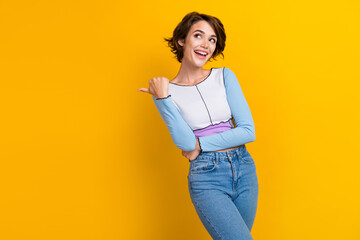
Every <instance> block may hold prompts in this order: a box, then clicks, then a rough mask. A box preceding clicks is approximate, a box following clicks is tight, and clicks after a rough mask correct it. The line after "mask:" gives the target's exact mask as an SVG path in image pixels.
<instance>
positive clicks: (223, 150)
mask: <svg viewBox="0 0 360 240" xmlns="http://www.w3.org/2000/svg"><path fill="white" fill-rule="evenodd" d="M238 147H239V146H237V147H232V148H226V149H222V150H219V151H216V152H226V151H229V150H232V149H236V148H238Z"/></svg>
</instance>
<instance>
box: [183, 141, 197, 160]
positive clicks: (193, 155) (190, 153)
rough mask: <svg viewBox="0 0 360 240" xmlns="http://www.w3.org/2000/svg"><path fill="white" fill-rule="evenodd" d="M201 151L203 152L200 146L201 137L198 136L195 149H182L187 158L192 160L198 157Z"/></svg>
mask: <svg viewBox="0 0 360 240" xmlns="http://www.w3.org/2000/svg"><path fill="white" fill-rule="evenodd" d="M200 152H201V148H200V144H199V139H198V138H197V139H196V146H195V149H194V150H192V151H184V150H182V155H183V156H184V157H186V158H187V159H189V160H190V161H192V160H194V159H196V158H197V156H198V155H199V154H200Z"/></svg>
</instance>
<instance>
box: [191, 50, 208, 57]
mask: <svg viewBox="0 0 360 240" xmlns="http://www.w3.org/2000/svg"><path fill="white" fill-rule="evenodd" d="M194 52H195V54H196V55H197V56H198V57H200V58H206V56H207V55H208V53H207V52H203V51H197V50H195V51H194Z"/></svg>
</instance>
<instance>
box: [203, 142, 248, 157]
mask: <svg viewBox="0 0 360 240" xmlns="http://www.w3.org/2000/svg"><path fill="white" fill-rule="evenodd" d="M245 151H246V147H245V144H243V145H241V146H239V147H238V148H235V149H232V150H229V151H225V152H202V153H200V154H199V155H198V156H197V158H196V160H200V159H201V160H213V159H216V160H227V159H228V158H229V155H230V156H231V155H232V154H238V156H241V155H242V154H243V152H245Z"/></svg>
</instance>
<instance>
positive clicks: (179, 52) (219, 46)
mask: <svg viewBox="0 0 360 240" xmlns="http://www.w3.org/2000/svg"><path fill="white" fill-rule="evenodd" d="M201 20H205V21H207V22H208V23H209V24H210V26H212V28H213V29H214V31H215V34H216V36H217V41H216V48H215V51H214V53H213V55H212V56H211V58H212V59H215V57H216V56H218V55H219V54H220V55H221V56H222V57H223V58H224V54H223V51H224V48H225V40H226V34H225V29H224V26H223V24H222V23H221V21H220V20H219V19H218V18H216V17H213V16H210V15H207V14H200V13H198V12H191V13H188V14H186V16H185V17H184V18H183V19H182V20H181V22H180V23H179V24H178V25H177V26H176V28H175V29H174V32H173V36H172V37H171V38H164V39H165V41H167V42H168V46H169V47H170V48H171V52H172V53H174V54H175V55H176V59H177V60H178V61H179V62H180V63H181V60H182V58H183V57H184V51H183V48H182V47H181V46H180V45H179V43H178V40H180V39H184V40H185V38H186V36H187V34H188V32H189V30H190V28H191V27H192V25H193V24H195V23H196V22H198V21H201ZM211 58H210V59H211Z"/></svg>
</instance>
